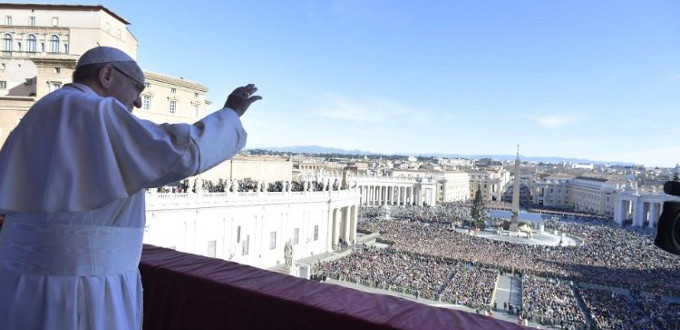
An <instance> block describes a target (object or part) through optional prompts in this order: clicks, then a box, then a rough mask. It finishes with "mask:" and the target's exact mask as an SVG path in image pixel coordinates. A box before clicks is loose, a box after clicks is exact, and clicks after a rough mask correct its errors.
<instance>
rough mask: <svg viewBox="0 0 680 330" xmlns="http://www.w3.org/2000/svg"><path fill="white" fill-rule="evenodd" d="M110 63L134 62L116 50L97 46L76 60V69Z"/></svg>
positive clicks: (128, 56)
mask: <svg viewBox="0 0 680 330" xmlns="http://www.w3.org/2000/svg"><path fill="white" fill-rule="evenodd" d="M110 62H135V60H134V59H133V58H132V57H130V55H128V54H126V53H125V52H123V51H122V50H120V49H118V48H113V47H106V46H99V47H95V48H92V49H90V50H88V51H86V52H85V54H83V55H82V56H81V57H80V59H79V60H78V63H77V64H76V68H79V67H81V66H85V65H90V64H100V63H110Z"/></svg>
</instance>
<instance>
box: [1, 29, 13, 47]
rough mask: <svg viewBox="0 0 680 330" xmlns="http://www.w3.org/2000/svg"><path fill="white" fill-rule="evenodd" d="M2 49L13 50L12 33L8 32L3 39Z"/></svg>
mask: <svg viewBox="0 0 680 330" xmlns="http://www.w3.org/2000/svg"><path fill="white" fill-rule="evenodd" d="M2 50H3V51H6V52H11V51H12V35H11V34H9V33H7V34H5V37H4V38H3V39H2Z"/></svg>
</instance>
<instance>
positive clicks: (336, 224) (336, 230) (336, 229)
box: [333, 209, 340, 250]
mask: <svg viewBox="0 0 680 330" xmlns="http://www.w3.org/2000/svg"><path fill="white" fill-rule="evenodd" d="M338 213H339V212H338V209H333V249H334V250H335V249H336V248H337V247H338V240H339V239H340V217H339V216H338Z"/></svg>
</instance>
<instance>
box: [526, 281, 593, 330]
mask: <svg viewBox="0 0 680 330" xmlns="http://www.w3.org/2000/svg"><path fill="white" fill-rule="evenodd" d="M522 309H523V310H524V311H525V315H526V317H527V318H528V319H529V320H532V321H536V322H539V323H541V324H550V325H560V326H562V327H564V326H565V325H571V324H580V325H585V324H586V320H585V317H584V315H583V313H582V311H581V309H580V308H579V307H578V302H577V301H576V297H575V296H574V292H573V291H572V287H571V285H570V284H569V283H567V282H564V281H558V280H552V281H550V280H545V279H540V278H536V277H533V276H524V277H523V278H522Z"/></svg>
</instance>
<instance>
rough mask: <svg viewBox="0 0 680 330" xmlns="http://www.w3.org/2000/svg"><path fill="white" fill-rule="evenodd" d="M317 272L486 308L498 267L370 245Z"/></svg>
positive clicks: (323, 264)
mask: <svg viewBox="0 0 680 330" xmlns="http://www.w3.org/2000/svg"><path fill="white" fill-rule="evenodd" d="M314 271H315V274H317V276H318V275H323V276H327V277H328V278H333V279H338V280H344V281H349V282H355V283H361V284H364V285H367V286H371V287H376V288H380V289H385V290H391V291H397V292H402V293H405V294H409V295H413V296H416V297H419V298H425V299H431V300H441V301H448V302H452V303H457V304H462V305H466V306H468V307H471V308H476V309H481V310H487V309H489V305H490V302H491V297H492V294H493V290H494V288H495V284H496V279H497V277H498V271H493V270H487V269H481V268H478V267H475V266H472V265H471V264H465V263H460V262H457V261H454V260H450V259H445V258H441V257H433V256H425V255H419V254H413V253H407V252H401V251H399V250H395V249H391V248H384V249H382V248H375V247H368V248H365V249H359V250H357V251H355V252H354V253H352V254H350V255H349V256H347V257H344V258H341V259H336V260H334V261H331V262H324V263H320V264H317V265H316V266H315V270H314Z"/></svg>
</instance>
